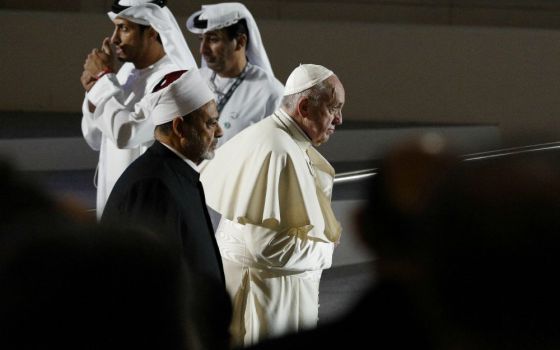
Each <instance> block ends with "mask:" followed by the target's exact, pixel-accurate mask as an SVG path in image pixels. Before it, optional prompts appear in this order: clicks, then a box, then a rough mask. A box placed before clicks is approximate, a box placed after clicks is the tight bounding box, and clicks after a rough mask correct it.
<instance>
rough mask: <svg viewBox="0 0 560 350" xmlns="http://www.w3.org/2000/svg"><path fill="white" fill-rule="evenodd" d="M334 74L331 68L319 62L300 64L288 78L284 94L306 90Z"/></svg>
mask: <svg viewBox="0 0 560 350" xmlns="http://www.w3.org/2000/svg"><path fill="white" fill-rule="evenodd" d="M333 74H334V73H333V72H332V71H331V70H329V69H327V68H325V67H323V66H320V65H317V64H300V65H299V67H297V68H296V69H294V70H293V72H292V73H291V74H290V76H289V77H288V80H286V86H285V87H284V96H288V95H293V94H297V93H298V92H302V91H305V90H307V89H309V88H310V87H313V86H315V85H317V84H319V83H320V82H322V81H323V80H325V79H327V78H328V77H330V76H331V75H333Z"/></svg>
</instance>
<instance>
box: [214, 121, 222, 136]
mask: <svg viewBox="0 0 560 350" xmlns="http://www.w3.org/2000/svg"><path fill="white" fill-rule="evenodd" d="M222 136H224V130H223V129H222V126H221V125H220V123H218V125H217V126H216V131H214V137H215V138H217V139H219V138H220V137H222Z"/></svg>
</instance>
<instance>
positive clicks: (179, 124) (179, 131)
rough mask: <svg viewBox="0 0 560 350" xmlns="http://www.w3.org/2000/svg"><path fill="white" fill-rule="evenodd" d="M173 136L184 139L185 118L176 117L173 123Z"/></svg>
mask: <svg viewBox="0 0 560 350" xmlns="http://www.w3.org/2000/svg"><path fill="white" fill-rule="evenodd" d="M171 125H172V130H173V134H174V135H176V136H178V137H183V117H176V118H174V119H173V121H172V122H171Z"/></svg>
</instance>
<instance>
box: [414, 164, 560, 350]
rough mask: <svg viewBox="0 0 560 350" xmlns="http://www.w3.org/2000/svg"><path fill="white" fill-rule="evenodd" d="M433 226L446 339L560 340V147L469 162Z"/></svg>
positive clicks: (537, 343)
mask: <svg viewBox="0 0 560 350" xmlns="http://www.w3.org/2000/svg"><path fill="white" fill-rule="evenodd" d="M426 226H428V227H430V230H429V231H427V232H428V233H429V235H427V239H426V241H427V249H426V250H425V255H424V259H422V261H421V264H423V265H425V270H426V271H427V278H425V279H424V281H425V287H424V288H423V289H424V290H425V291H426V293H424V295H427V296H429V298H426V299H425V300H426V303H425V305H426V306H427V309H429V310H430V311H432V314H433V315H434V317H433V319H434V320H437V322H434V324H436V325H437V326H438V327H437V328H438V329H437V330H438V334H439V336H440V344H441V346H442V348H445V349H453V348H461V349H508V350H509V349H528V350H529V349H530V350H536V349H547V350H548V349H560V331H559V330H560V319H559V317H558V315H559V314H560V287H559V286H558V283H557V282H556V281H555V277H554V276H555V275H556V273H558V270H560V255H559V254H558V250H559V249H560V157H559V156H558V155H554V154H539V153H534V154H525V155H523V154H521V155H517V156H508V157H503V158H501V159H494V160H485V161H479V162H465V163H462V164H461V165H460V166H457V167H456V168H454V169H453V170H452V171H451V172H449V174H448V175H447V176H446V177H445V181H444V183H443V184H442V185H441V187H440V188H439V190H438V191H437V194H436V195H435V196H434V200H433V204H432V205H431V208H430V213H429V214H428V215H427V224H426ZM430 298H431V300H430ZM430 305H431V306H430ZM438 309H439V310H440V311H439V314H437V313H434V311H435V310H438Z"/></svg>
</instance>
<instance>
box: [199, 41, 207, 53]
mask: <svg viewBox="0 0 560 350" xmlns="http://www.w3.org/2000/svg"><path fill="white" fill-rule="evenodd" d="M208 50H209V48H208V41H207V40H206V39H204V38H202V39H200V50H199V51H200V54H201V55H202V54H205V53H207V52H208Z"/></svg>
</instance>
